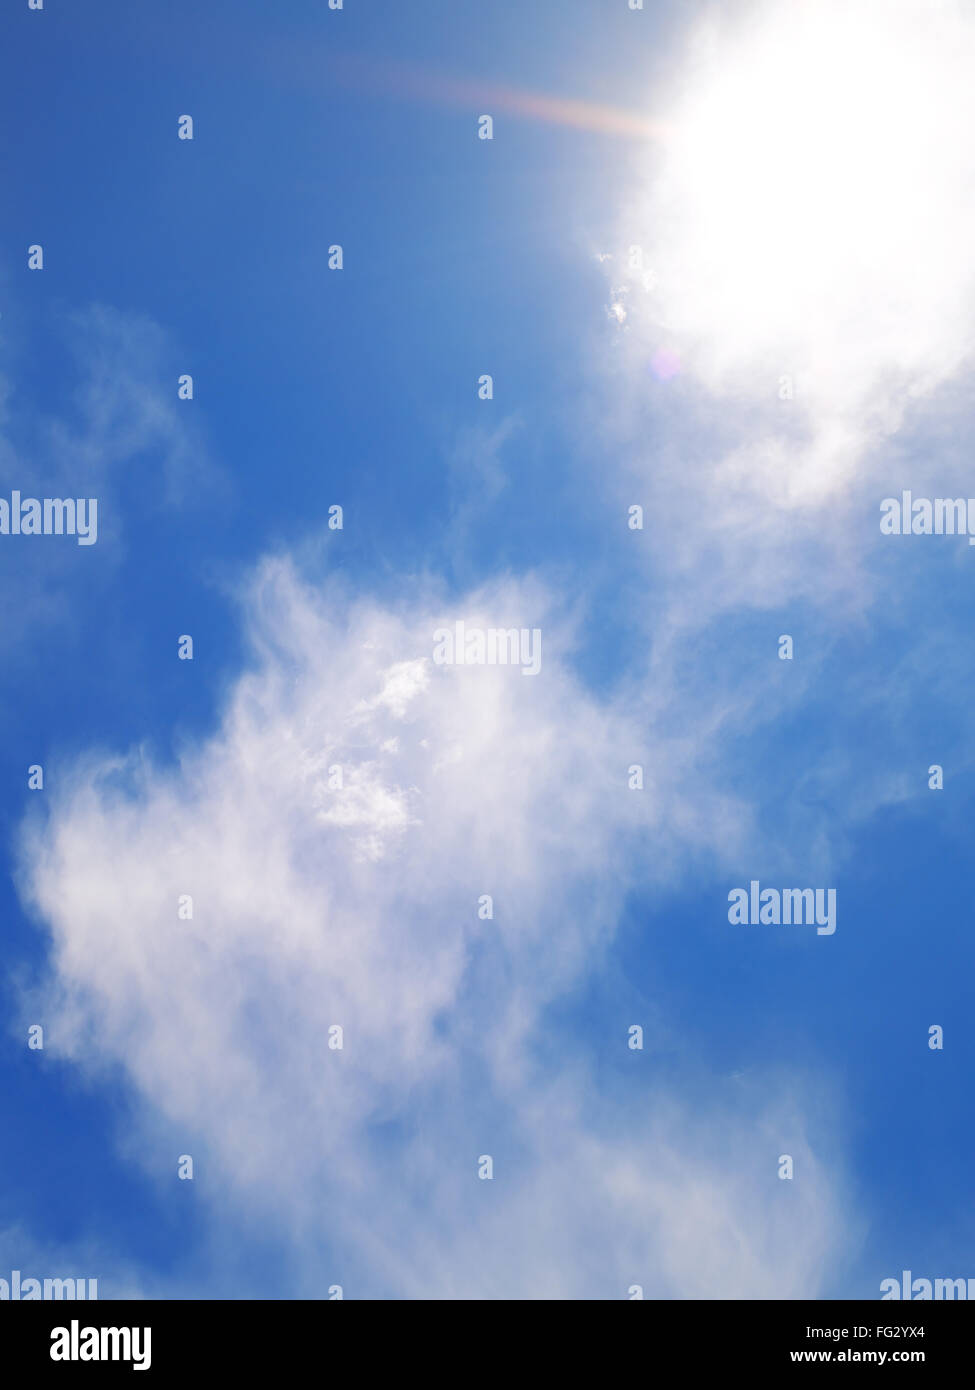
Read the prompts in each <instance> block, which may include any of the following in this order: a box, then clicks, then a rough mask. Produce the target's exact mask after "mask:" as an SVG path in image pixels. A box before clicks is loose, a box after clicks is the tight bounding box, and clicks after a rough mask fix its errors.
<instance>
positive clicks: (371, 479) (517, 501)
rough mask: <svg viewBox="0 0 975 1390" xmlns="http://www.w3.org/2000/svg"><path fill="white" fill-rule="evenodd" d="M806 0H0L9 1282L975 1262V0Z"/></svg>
mask: <svg viewBox="0 0 975 1390" xmlns="http://www.w3.org/2000/svg"><path fill="white" fill-rule="evenodd" d="M526 10H527V12H526ZM774 10H775V7H774V6H772V7H771V8H770V7H769V6H767V5H764V4H748V5H744V4H736V5H730V6H729V5H725V6H720V7H716V8H712V7H709V6H707V5H704V4H695V5H692V6H688V5H686V4H670V3H657V0H647V2H646V6H645V9H644V10H642V11H640V12H634V11H631V10H630V9H628V7H627V5H626V3H625V0H612V2H611V0H601V2H600V3H597V4H592V3H585V2H584V0H566V3H558V4H556V3H554V0H552V2H551V3H549V2H548V0H544V2H543V3H539V4H537V5H533V6H530V7H524V6H523V5H521V4H520V3H516V0H510V2H509V0H496V3H492V4H490V5H478V4H474V3H470V4H466V3H465V4H458V3H457V0H451V2H448V0H443V3H440V0H415V3H411V4H408V5H402V6H395V7H388V6H387V7H377V6H374V5H371V4H367V3H364V0H346V4H345V7H344V9H343V10H342V11H341V12H331V11H329V10H327V9H326V7H325V6H324V5H323V4H321V3H310V2H305V0H301V2H299V3H293V4H289V5H287V6H279V7H270V6H266V5H263V4H244V3H233V4H230V3H216V4H211V5H208V6H207V7H206V9H205V12H201V11H200V10H199V7H198V6H194V5H190V4H188V3H182V0H171V2H170V3H167V4H166V5H165V6H163V5H161V4H156V3H153V4H146V5H142V6H140V7H138V9H135V10H134V9H133V8H132V7H130V6H126V5H124V4H122V3H109V2H108V0H97V3H92V4H89V5H86V6H84V7H77V6H75V7H70V8H69V7H63V8H62V7H60V6H58V5H56V4H54V3H47V4H46V5H45V8H44V10H43V11H41V12H33V11H29V10H28V9H27V6H26V3H25V4H24V5H23V6H21V7H19V8H18V7H16V6H14V7H10V8H8V11H7V13H6V14H5V16H4V18H3V20H2V22H0V23H2V50H3V81H2V83H0V102H2V103H3V106H4V108H5V109H4V112H3V114H4V118H5V125H6V128H8V129H9V130H13V131H15V132H16V138H15V139H12V140H10V141H8V142H7V143H6V147H5V150H4V152H3V153H2V155H0V158H2V161H3V163H2V175H3V186H4V189H5V201H4V207H5V212H4V218H3V228H4V235H3V239H2V243H0V381H2V385H3V407H2V412H0V460H2V464H3V475H4V480H5V481H4V484H3V487H2V488H0V496H5V497H8V498H9V496H10V493H11V490H12V489H14V488H17V489H19V490H20V491H21V492H22V493H23V494H24V495H28V494H30V495H36V496H38V497H52V496H61V495H72V496H79V497H80V496H97V497H98V499H99V534H98V540H97V543H96V544H95V545H92V546H90V547H83V546H78V545H76V544H75V542H74V541H73V540H72V539H71V538H70V537H65V536H39V537H27V536H13V535H0V578H2V581H3V583H2V593H3V595H4V598H3V600H2V604H0V614H2V619H3V623H4V629H5V651H6V655H7V660H6V661H5V662H4V663H3V669H2V672H0V702H2V714H3V721H4V727H5V737H4V739H3V740H2V741H0V758H2V777H0V786H2V787H3V789H4V791H3V799H2V829H3V846H4V849H3V853H4V858H5V861H6V862H5V868H4V875H3V882H2V886H0V892H2V894H3V899H2V907H3V914H2V917H3V921H4V923H5V929H6V930H5V952H4V959H5V967H6V968H5V970H4V971H3V972H2V976H0V1001H2V1016H3V1018H4V1019H5V1022H6V1026H5V1029H4V1040H3V1044H2V1052H0V1056H2V1065H3V1071H4V1084H3V1086H2V1087H0V1125H2V1128H3V1132H4V1133H5V1134H6V1135H7V1136H8V1140H9V1142H7V1143H6V1144H4V1145H3V1146H2V1149H0V1277H4V1276H5V1270H7V1269H14V1268H20V1269H22V1270H25V1271H34V1272H36V1273H37V1274H38V1275H41V1276H43V1275H58V1274H62V1273H71V1272H74V1273H75V1274H76V1275H77V1276H79V1277H81V1276H82V1275H86V1276H88V1277H97V1278H98V1279H99V1290H100V1295H101V1296H102V1297H110V1296H112V1295H113V1294H114V1295H115V1296H123V1295H126V1294H131V1293H139V1294H145V1295H146V1296H164V1297H181V1296H189V1297H220V1296H223V1297H226V1296H230V1297H238V1296H239V1297H249V1296H253V1297H266V1298H286V1297H294V1296H302V1297H309V1296H310V1297H323V1296H327V1290H328V1289H329V1287H331V1286H333V1285H335V1284H340V1285H341V1286H342V1288H343V1290H344V1294H345V1296H346V1297H384V1298H399V1297H424V1296H432V1297H475V1298H493V1297H505V1296H508V1297H526V1298H531V1297H583V1298H614V1297H626V1296H627V1290H628V1289H629V1288H630V1287H631V1286H632V1285H635V1284H638V1285H640V1286H642V1287H643V1288H644V1290H645V1293H646V1296H647V1297H667V1298H675V1297H676V1298H682V1297H683V1298H688V1297H691V1298H693V1297H739V1296H745V1297H759V1298H769V1297H824V1298H835V1297H854V1298H875V1297H878V1295H879V1286H880V1281H881V1280H882V1279H884V1278H886V1277H888V1276H892V1275H893V1276H895V1277H899V1275H900V1271H901V1270H902V1269H904V1268H908V1269H911V1270H913V1271H914V1272H915V1274H920V1275H925V1276H927V1277H931V1278H934V1277H968V1276H969V1275H970V1274H975V1271H972V1270H971V1269H970V1268H969V1266H968V1265H967V1264H966V1260H968V1259H970V1251H971V1248H972V1234H973V1230H972V1227H973V1215H972V1204H971V1184H970V1179H969V1168H970V1164H969V1163H968V1157H969V1153H970V1149H971V1144H972V1140H973V1123H972V1116H971V1110H970V1106H969V1105H968V1102H967V1099H966V1096H967V1090H968V1088H967V1084H966V1083H967V1079H968V1078H969V1077H970V1075H971V1072H972V1067H973V1063H975V1055H973V1054H975V1049H973V1044H972V1037H971V1028H970V1023H969V1015H970V982H971V978H972V966H973V951H972V945H971V941H970V938H969V935H968V933H967V931H966V916H965V914H966V910H967V906H968V901H969V896H970V892H969V888H970V874H969V858H970V856H969V847H968V843H967V840H966V835H965V828H966V825H967V822H968V819H969V815H968V813H969V812H970V810H971V805H972V796H973V759H972V752H971V749H972V733H973V729H972V718H971V714H970V708H971V702H970V700H969V699H968V698H967V692H968V690H969V688H970V686H971V682H972V678H973V676H975V671H973V660H972V650H973V649H972V645H971V643H970V641H969V640H968V639H969V628H970V623H971V618H972V603H971V599H970V592H971V584H970V578H969V574H968V569H969V567H970V565H971V563H972V562H973V560H975V556H973V554H972V552H971V550H970V548H969V547H968V545H967V544H966V543H965V540H964V538H962V537H957V536H934V535H932V536H925V535H912V536H902V537H887V536H883V535H881V533H880V529H879V524H878V521H879V515H880V510H879V508H880V502H881V500H882V499H884V498H886V497H891V496H894V497H899V496H900V493H901V491H902V489H905V488H909V489H911V490H912V491H913V493H914V494H915V495H916V496H928V497H960V496H965V497H967V496H968V494H969V493H970V492H975V489H973V488H972V487H971V484H970V481H969V478H970V464H969V459H968V456H967V445H966V442H965V441H966V439H967V437H968V427H969V425H970V423H971V407H970V400H969V392H968V386H969V383H970V374H969V373H970V357H969V354H970V348H971V324H972V321H973V320H972V313H973V311H975V276H973V274H972V271H971V268H970V266H969V265H968V259H969V255H968V249H967V248H968V246H969V245H970V238H969V235H968V234H969V231H970V230H971V229H972V224H975V198H973V197H972V194H971V191H970V189H971V187H975V184H973V183H971V182H970V181H969V180H968V179H967V178H966V177H965V171H966V170H969V171H970V170H971V167H972V164H973V163H975V140H973V138H972V137H971V135H970V134H969V131H970V129H972V128H975V127H973V126H972V123H971V122H966V121H964V120H961V121H959V120H958V119H957V112H958V110H959V109H962V110H967V106H968V105H971V102H972V99H971V97H970V96H969V95H968V94H967V85H968V84H967V81H966V79H965V71H966V69H965V59H966V56H971V49H972V47H973V44H975V19H973V17H972V14H971V11H970V8H969V7H968V6H967V5H966V4H959V5H958V6H952V5H934V4H925V3H922V0H916V3H915V0H902V3H900V4H899V5H898V6H897V7H896V19H895V20H893V21H891V22H890V23H888V24H886V25H885V26H880V25H878V22H877V19H878V14H879V11H878V8H877V3H876V0H855V3H852V2H851V3H848V4H847V5H846V6H845V7H844V6H840V5H838V4H834V3H833V0H820V3H818V4H816V5H810V4H806V3H805V0H802V3H797V5H796V6H795V7H794V8H790V10H789V12H788V13H787V14H779V15H775V13H774ZM844 14H845V15H846V19H845V20H844V18H843V16H844ZM803 26H805V27H803ZM729 75H730V77H729ZM826 79H828V82H827V85H828V86H829V87H830V90H831V91H833V93H834V99H833V100H832V102H831V103H830V105H829V106H828V108H827V109H825V110H824V109H823V108H822V106H820V105H818V104H817V103H816V102H815V101H814V100H813V99H812V94H813V93H815V91H816V90H818V88H819V86H821V85H822V83H823V82H824V81H826ZM729 84H730V85H729ZM499 89H503V91H501V90H499ZM905 91H909V92H910V93H912V95H911V97H910V98H909V99H906V98H905V97H904V92H905ZM511 93H516V94H518V96H517V97H512V96H511V95H510V94H511ZM528 95H530V96H535V97H541V98H548V99H551V100H552V101H556V100H565V101H574V102H578V103H583V104H584V108H578V109H577V110H576V112H575V115H574V117H573V120H572V122H571V123H568V122H567V121H566V120H565V119H564V118H563V119H558V114H559V113H558V111H557V110H555V109H554V108H549V110H548V116H547V118H545V119H539V118H537V117H531V116H529V115H526V114H524V109H523V107H524V99H525V97H526V96H528ZM959 103H967V105H963V106H961V107H959ZM607 108H608V109H610V110H611V111H613V112H616V113H621V120H622V118H623V117H626V118H627V119H628V120H629V121H630V122H631V123H632V122H641V121H643V122H646V124H647V128H648V133H647V135H646V137H644V136H635V135H633V134H632V133H630V134H626V133H622V132H621V130H619V129H616V130H613V129H606V128H605V127H606V125H607V121H606V120H605V119H604V118H603V117H601V116H600V112H602V113H603V116H604V115H605V110H606V109H607ZM184 113H189V114H191V115H192V116H193V121H194V138H193V140H192V141H182V140H179V139H177V120H178V118H179V117H180V116H181V115H183V114H184ZM483 113H491V114H492V115H493V118H494V138H493V139H492V140H491V141H483V140H479V139H478V138H477V121H478V117H479V116H480V115H482V114H483ZM716 113H717V114H716ZM885 122H886V123H885ZM609 124H610V125H612V122H611V121H610V122H609ZM661 131H663V132H664V133H663V134H661ZM846 161H850V162H849V163H847V162H846ZM892 169H896V178H893V177H892V176H891V170H892ZM37 243H39V244H42V245H43V247H44V268H43V270H42V271H29V270H28V269H27V247H28V246H30V245H33V244H37ZM335 243H338V244H341V246H342V247H343V255H344V265H343V268H342V270H341V271H330V270H329V269H328V266H327V260H328V248H329V246H330V245H332V244H335ZM634 245H636V246H638V247H639V248H640V257H639V258H638V263H637V264H634V263H633V258H632V256H631V254H630V248H632V247H633V246H634ZM661 354H663V355H661ZM668 364H674V369H673V370H671V369H670V366H669V365H668ZM181 373H191V374H192V375H193V378H194V399H193V400H192V401H180V400H178V399H177V391H176V382H177V378H178V377H179V376H180V374H181ZM482 373H490V374H491V376H492V377H493V381H494V396H493V399H491V400H488V401H484V400H479V399H478V395H477V381H478V378H479V377H480V376H481V374H482ZM786 378H787V379H788V381H789V383H790V385H789V389H788V390H787V391H786V392H785V399H783V394H782V382H783V380H784V379H786ZM793 387H794V394H793V391H792V388H793ZM336 504H337V505H340V506H341V507H342V508H343V520H344V525H343V528H342V529H341V530H330V529H329V527H328V518H329V508H330V507H331V506H333V505H336ZM633 504H639V505H641V506H642V507H643V508H644V526H643V529H642V530H638V531H634V530H631V529H630V528H629V527H628V526H627V516H628V508H629V507H630V506H631V505H633ZM456 621H465V622H466V623H467V625H468V626H469V627H472V626H473V627H476V626H478V625H479V624H480V625H481V626H483V627H490V626H492V625H496V626H499V627H512V626H513V627H517V628H527V629H535V628H538V629H540V631H541V633H542V643H543V647H542V650H543V659H542V668H541V670H540V672H539V674H538V676H537V677H532V678H529V679H525V678H523V676H522V675H521V673H520V672H519V671H518V670H517V669H503V668H501V667H495V668H490V667H487V666H484V667H478V666H467V667H464V668H460V667H442V666H438V665H436V664H435V662H434V661H433V659H432V651H433V644H434V637H433V633H434V631H435V629H436V628H438V627H440V626H442V625H443V624H445V623H449V624H453V623H454V622H456ZM184 633H188V634H191V635H192V636H193V640H194V659H193V660H192V662H184V661H180V660H178V659H177V639H178V638H179V636H180V635H181V634H184ZM785 633H788V634H790V635H792V636H793V638H794V642H795V654H794V658H793V660H792V661H780V660H779V659H778V654H777V652H778V642H779V637H780V635H781V634H785ZM37 763H39V764H42V765H43V767H44V778H45V785H44V789H43V790H42V791H36V792H35V791H29V790H28V788H27V768H28V766H30V765H32V764H37ZM633 764H641V765H642V766H643V767H644V770H645V785H644V788H643V790H642V791H633V790H630V789H629V788H628V786H627V769H628V768H629V767H630V766H631V765H633ZM932 764H940V765H941V766H942V767H943V768H944V788H943V790H937V791H935V790H930V789H929V787H928V768H929V766H930V765H932ZM335 765H340V766H342V768H343V770H344V774H345V778H346V785H345V789H344V790H343V791H342V792H341V793H339V794H338V795H336V794H335V792H334V790H333V789H332V788H331V787H330V786H329V785H328V771H329V769H330V768H332V767H334V766H335ZM752 879H758V880H760V881H761V883H762V885H763V886H772V885H775V886H777V887H791V886H809V885H815V886H818V887H824V888H825V887H830V888H835V889H836V892H837V901H838V912H837V929H836V932H835V934H833V935H831V936H820V935H817V934H816V932H815V929H814V928H812V927H808V926H804V927H795V928H789V927H776V926H771V925H769V926H764V925H756V926H749V927H740V926H733V925H731V924H730V923H729V921H728V893H729V891H730V890H731V889H733V888H735V887H738V886H742V885H745V886H747V885H748V883H749V882H750V881H751V880H752ZM184 893H189V894H192V896H193V898H194V918H193V920H192V921H191V922H188V921H178V920H177V916H176V909H175V904H176V901H177V898H178V896H179V895H180V894H184ZM485 893H488V894H491V895H492V897H493V899H494V904H495V916H494V918H493V919H490V920H481V919H479V918H478V916H477V903H478V899H479V896H480V895H481V894H485ZM34 1023H42V1024H43V1026H44V1028H45V1047H44V1050H43V1052H38V1051H32V1050H29V1049H28V1048H27V1046H26V1038H27V1029H28V1027H29V1026H30V1025H31V1024H34ZM336 1023H338V1024H340V1025H342V1027H343V1028H344V1032H345V1045H344V1048H343V1050H342V1051H341V1052H331V1051H330V1050H329V1049H328V1046H327V1038H328V1029H329V1027H330V1026H331V1025H334V1024H336ZM633 1024H639V1025H640V1026H641V1027H642V1028H643V1029H644V1035H645V1036H644V1047H643V1050H642V1051H633V1050H631V1049H630V1048H629V1047H628V1046H627V1037H628V1029H629V1027H630V1026H631V1025H633ZM934 1024H938V1025H940V1026H941V1027H943V1029H944V1047H943V1050H940V1051H933V1050H931V1049H930V1048H929V1047H928V1029H929V1027H930V1026H931V1025H934ZM181 1154H192V1155H193V1158H194V1165H195V1171H194V1177H193V1181H192V1182H187V1181H180V1180H178V1178H177V1176H176V1168H177V1158H178V1156H179V1155H181ZM483 1154H490V1155H491V1156H492V1158H493V1160H494V1177H493V1179H492V1180H491V1181H490V1182H485V1181H479V1180H478V1177H477V1165H478V1160H479V1156H480V1155H483ZM782 1154H790V1155H792V1156H793V1158H794V1162H795V1176H794V1178H793V1179H792V1180H788V1181H782V1180H780V1179H779V1177H778V1173H777V1168H778V1163H779V1156H780V1155H782Z"/></svg>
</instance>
